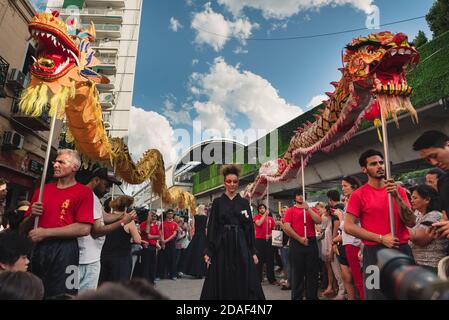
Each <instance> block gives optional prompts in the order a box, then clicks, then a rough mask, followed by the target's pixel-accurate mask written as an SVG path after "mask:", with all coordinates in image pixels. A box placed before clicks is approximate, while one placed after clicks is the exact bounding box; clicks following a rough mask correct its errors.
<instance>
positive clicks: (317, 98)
mask: <svg viewBox="0 0 449 320" xmlns="http://www.w3.org/2000/svg"><path fill="white" fill-rule="evenodd" d="M325 100H329V97H328V96H326V95H319V96H315V97H313V98H312V99H311V100H310V102H309V103H308V104H307V107H306V108H307V109H312V108H315V107H316V106H319V105H320V104H321V103H323V101H325Z"/></svg>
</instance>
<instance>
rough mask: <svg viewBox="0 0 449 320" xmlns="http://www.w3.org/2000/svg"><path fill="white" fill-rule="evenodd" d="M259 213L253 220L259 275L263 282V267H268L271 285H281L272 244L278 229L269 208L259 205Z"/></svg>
mask: <svg viewBox="0 0 449 320" xmlns="http://www.w3.org/2000/svg"><path fill="white" fill-rule="evenodd" d="M257 210H258V211H259V213H258V214H256V215H255V216H254V218H253V221H254V229H255V230H256V250H257V257H258V258H259V263H258V264H257V271H258V273H259V278H260V281H262V280H263V272H262V270H263V265H264V264H266V265H267V278H268V282H270V284H274V285H277V284H279V283H278V282H277V281H276V278H275V276H274V248H273V246H272V244H271V234H272V232H273V229H274V228H275V227H276V222H275V221H274V219H273V217H271V216H270V215H269V213H268V210H267V207H266V206H265V205H264V204H259V206H258V207H257Z"/></svg>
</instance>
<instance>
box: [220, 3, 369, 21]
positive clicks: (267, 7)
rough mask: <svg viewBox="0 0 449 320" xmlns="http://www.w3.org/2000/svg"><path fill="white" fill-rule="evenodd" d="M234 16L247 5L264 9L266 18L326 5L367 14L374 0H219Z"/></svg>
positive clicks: (286, 16)
mask: <svg viewBox="0 0 449 320" xmlns="http://www.w3.org/2000/svg"><path fill="white" fill-rule="evenodd" d="M218 3H219V4H221V5H224V6H225V7H226V8H227V9H228V10H229V11H230V12H232V13H233V14H234V16H240V15H241V13H242V10H243V9H244V8H245V7H248V8H253V9H258V10H261V11H262V14H263V16H264V17H265V18H275V19H284V18H288V17H291V16H294V15H295V14H297V13H298V12H300V11H306V10H314V9H319V8H321V7H324V6H342V5H351V6H353V7H354V8H356V9H359V10H362V11H364V12H365V13H367V14H370V13H371V12H372V6H373V4H374V0H281V1H273V0H218Z"/></svg>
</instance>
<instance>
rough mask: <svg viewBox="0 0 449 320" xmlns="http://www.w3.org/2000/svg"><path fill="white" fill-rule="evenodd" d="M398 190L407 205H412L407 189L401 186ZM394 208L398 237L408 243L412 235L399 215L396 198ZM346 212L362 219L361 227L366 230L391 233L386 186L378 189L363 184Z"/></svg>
mask: <svg viewBox="0 0 449 320" xmlns="http://www.w3.org/2000/svg"><path fill="white" fill-rule="evenodd" d="M398 192H399V195H400V197H401V198H402V199H404V201H405V203H406V204H407V206H408V207H410V202H409V201H408V198H407V193H406V192H405V189H404V188H402V187H399V188H398ZM393 208H394V225H395V228H396V237H397V238H398V239H399V242H400V243H401V244H406V243H407V242H408V240H409V237H410V236H409V232H408V230H407V227H406V226H405V224H404V223H403V222H402V220H401V219H400V217H399V210H398V207H397V205H396V201H395V200H394V199H393ZM346 212H347V213H349V214H352V215H353V216H355V217H357V218H358V219H359V220H360V225H361V227H362V228H363V229H365V230H368V231H370V232H374V233H377V234H381V235H386V234H389V233H391V231H390V214H389V210H388V193H387V190H386V188H385V187H384V188H381V189H376V188H374V187H372V186H370V185H369V184H365V185H363V186H362V187H360V188H359V189H357V190H356V191H354V192H353V193H352V194H351V197H350V198H349V202H348V207H347V209H346ZM363 243H364V244H365V245H368V246H371V245H378V244H379V243H377V242H371V241H366V240H363Z"/></svg>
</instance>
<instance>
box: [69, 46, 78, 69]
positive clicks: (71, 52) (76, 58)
mask: <svg viewBox="0 0 449 320" xmlns="http://www.w3.org/2000/svg"><path fill="white" fill-rule="evenodd" d="M68 51H69V53H70V54H71V55H72V57H73V58H74V59H75V61H76V64H77V65H78V66H79V65H80V60H79V59H78V57H77V56H76V54H74V53H73V51H72V50H68Z"/></svg>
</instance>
